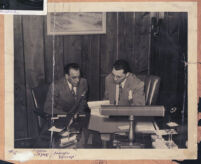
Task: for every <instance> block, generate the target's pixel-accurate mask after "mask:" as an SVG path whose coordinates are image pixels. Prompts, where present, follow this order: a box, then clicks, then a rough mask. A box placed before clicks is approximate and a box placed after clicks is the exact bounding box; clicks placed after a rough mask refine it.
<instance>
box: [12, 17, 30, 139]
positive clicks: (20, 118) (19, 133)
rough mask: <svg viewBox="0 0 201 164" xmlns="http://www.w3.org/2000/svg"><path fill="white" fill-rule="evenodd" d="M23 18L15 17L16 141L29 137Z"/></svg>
mask: <svg viewBox="0 0 201 164" xmlns="http://www.w3.org/2000/svg"><path fill="white" fill-rule="evenodd" d="M22 30H23V29H22V16H14V70H15V71H14V126H15V128H14V129H15V130H14V134H15V139H19V138H25V137H27V134H28V133H27V126H26V125H27V108H26V98H27V97H26V87H25V85H26V82H25V70H24V69H25V67H24V47H23V33H22Z"/></svg>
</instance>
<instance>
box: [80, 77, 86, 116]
mask: <svg viewBox="0 0 201 164" xmlns="http://www.w3.org/2000/svg"><path fill="white" fill-rule="evenodd" d="M83 88H84V89H83V93H82V94H84V95H83V96H84V97H83V98H82V101H81V102H80V105H79V112H81V113H82V112H83V111H85V109H87V108H88V105H87V94H88V84H87V80H86V79H84V81H83ZM81 96H82V95H81Z"/></svg>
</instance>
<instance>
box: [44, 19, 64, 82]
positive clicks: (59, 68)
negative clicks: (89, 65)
mask: <svg viewBox="0 0 201 164" xmlns="http://www.w3.org/2000/svg"><path fill="white" fill-rule="evenodd" d="M43 37H44V49H45V54H44V55H45V56H44V67H45V79H46V82H47V83H50V82H52V80H53V54H54V59H55V68H54V79H55V80H58V79H60V78H61V77H63V75H64V54H63V52H64V44H63V36H60V35H59V36H57V35H56V36H53V35H47V17H46V16H45V17H44V36H43ZM53 48H54V49H53Z"/></svg>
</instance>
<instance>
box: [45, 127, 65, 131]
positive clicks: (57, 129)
mask: <svg viewBox="0 0 201 164" xmlns="http://www.w3.org/2000/svg"><path fill="white" fill-rule="evenodd" d="M48 130H49V131H53V132H61V131H62V130H63V129H59V128H56V127H55V126H52V127H51V128H49V129H48Z"/></svg>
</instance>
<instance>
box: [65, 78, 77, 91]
mask: <svg viewBox="0 0 201 164" xmlns="http://www.w3.org/2000/svg"><path fill="white" fill-rule="evenodd" d="M66 81H67V83H68V86H69V89H70V90H71V91H72V89H73V90H74V92H75V93H76V92H77V87H73V85H72V84H71V83H70V82H69V81H68V80H66Z"/></svg>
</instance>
